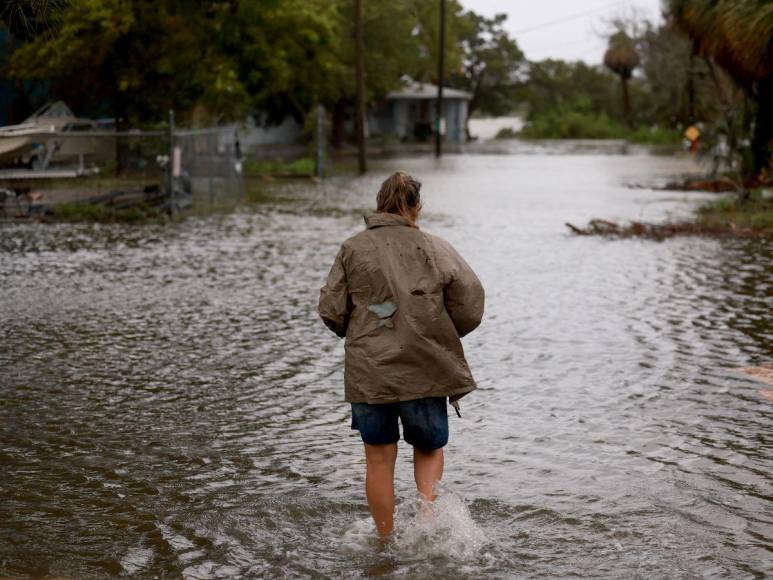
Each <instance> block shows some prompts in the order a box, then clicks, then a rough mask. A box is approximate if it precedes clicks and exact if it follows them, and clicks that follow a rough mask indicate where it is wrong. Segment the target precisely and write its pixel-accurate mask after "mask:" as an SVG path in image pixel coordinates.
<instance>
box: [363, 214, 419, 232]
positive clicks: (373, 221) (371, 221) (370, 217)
mask: <svg viewBox="0 0 773 580" xmlns="http://www.w3.org/2000/svg"><path fill="white" fill-rule="evenodd" d="M362 217H363V219H364V220H365V225H366V226H367V228H368V229H369V230H370V229H373V228H378V227H382V226H408V227H411V228H416V229H418V226H414V225H411V224H410V223H408V220H407V219H405V218H404V217H403V216H401V215H398V214H396V213H386V212H382V211H374V212H371V213H369V214H367V215H364V216H362Z"/></svg>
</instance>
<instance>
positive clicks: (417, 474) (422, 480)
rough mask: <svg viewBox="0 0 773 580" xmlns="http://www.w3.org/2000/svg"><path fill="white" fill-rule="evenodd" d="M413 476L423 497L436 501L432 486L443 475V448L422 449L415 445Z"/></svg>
mask: <svg viewBox="0 0 773 580" xmlns="http://www.w3.org/2000/svg"><path fill="white" fill-rule="evenodd" d="M413 477H414V478H415V479H416V488H417V489H418V490H419V493H420V494H421V495H422V497H423V498H424V499H428V500H429V501H435V493H434V491H433V490H432V488H433V486H434V485H435V483H436V482H438V481H440V480H441V478H442V477H443V448H442V447H441V448H440V449H434V450H432V451H422V450H420V449H417V448H416V447H414V448H413Z"/></svg>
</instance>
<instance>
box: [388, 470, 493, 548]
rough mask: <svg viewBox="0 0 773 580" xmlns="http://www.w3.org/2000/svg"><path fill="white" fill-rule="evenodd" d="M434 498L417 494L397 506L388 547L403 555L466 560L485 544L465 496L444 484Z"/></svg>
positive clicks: (438, 488) (439, 486) (439, 487)
mask: <svg viewBox="0 0 773 580" xmlns="http://www.w3.org/2000/svg"><path fill="white" fill-rule="evenodd" d="M436 493H437V498H436V499H435V502H434V503H432V502H428V501H426V500H425V499H423V498H422V497H421V496H419V495H418V494H417V496H416V498H415V499H413V500H412V501H408V502H405V503H403V504H402V505H400V506H399V508H398V510H397V514H396V518H395V520H396V521H395V533H394V537H393V539H392V541H391V542H390V544H391V545H390V547H389V548H390V551H394V552H396V553H398V554H400V556H401V557H403V558H411V559H413V558H426V557H438V556H440V557H446V558H449V559H456V560H468V559H470V558H472V557H474V556H476V555H477V554H478V553H479V552H480V550H481V548H483V546H484V545H485V544H486V536H485V534H484V533H483V530H482V529H481V528H480V527H479V526H478V525H477V524H476V523H475V521H474V520H473V519H472V515H470V510H469V509H468V508H467V505H466V504H465V502H464V499H463V498H462V497H461V496H460V495H459V494H457V493H454V492H453V491H451V490H449V489H448V488H446V487H444V486H443V485H438V486H437V487H436Z"/></svg>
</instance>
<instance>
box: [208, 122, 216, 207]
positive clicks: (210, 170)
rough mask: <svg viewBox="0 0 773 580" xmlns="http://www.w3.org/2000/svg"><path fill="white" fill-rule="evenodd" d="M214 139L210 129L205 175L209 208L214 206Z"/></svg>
mask: <svg viewBox="0 0 773 580" xmlns="http://www.w3.org/2000/svg"><path fill="white" fill-rule="evenodd" d="M213 141H214V139H213V135H212V130H211V129H210V130H209V131H207V173H208V174H209V175H208V179H207V181H208V182H209V207H212V206H214V205H215V184H214V177H213V175H214V171H215V168H214V163H213V162H212V157H213V156H214V155H215V148H214V147H213V146H212V143H213Z"/></svg>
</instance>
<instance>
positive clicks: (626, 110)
mask: <svg viewBox="0 0 773 580" xmlns="http://www.w3.org/2000/svg"><path fill="white" fill-rule="evenodd" d="M639 62H640V61H639V55H638V54H637V52H636V46H635V45H634V42H633V40H631V37H630V36H628V35H627V34H626V33H625V31H623V30H619V31H617V32H616V33H615V34H613V35H612V36H610V37H609V48H607V52H606V53H604V64H605V65H606V66H607V68H608V69H609V70H611V71H612V72H613V73H615V74H616V75H618V76H619V77H620V82H621V83H622V85H623V114H624V116H625V122H626V123H627V124H628V126H629V127H632V126H633V121H632V119H631V97H630V96H629V94H628V81H629V79H630V78H631V76H632V75H633V70H634V69H635V68H636V67H637V66H639Z"/></svg>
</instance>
